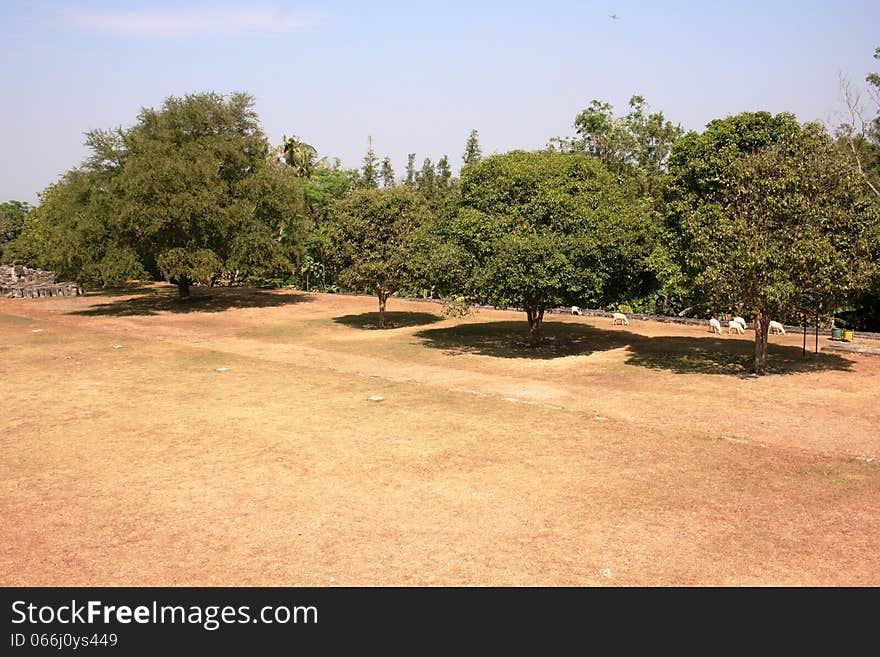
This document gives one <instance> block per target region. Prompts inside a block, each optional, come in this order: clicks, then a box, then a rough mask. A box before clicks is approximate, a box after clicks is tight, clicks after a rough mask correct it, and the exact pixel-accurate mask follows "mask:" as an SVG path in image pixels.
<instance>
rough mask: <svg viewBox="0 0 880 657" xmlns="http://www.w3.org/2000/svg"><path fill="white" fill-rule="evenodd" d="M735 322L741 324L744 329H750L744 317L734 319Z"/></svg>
mask: <svg viewBox="0 0 880 657" xmlns="http://www.w3.org/2000/svg"><path fill="white" fill-rule="evenodd" d="M733 321H734V322H738V323H739V324H741V325H742V327H743V328H744V329H747V328H749V325H748V324H746V320H744V319H743V318H742V317H734V318H733Z"/></svg>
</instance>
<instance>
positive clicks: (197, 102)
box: [16, 93, 303, 297]
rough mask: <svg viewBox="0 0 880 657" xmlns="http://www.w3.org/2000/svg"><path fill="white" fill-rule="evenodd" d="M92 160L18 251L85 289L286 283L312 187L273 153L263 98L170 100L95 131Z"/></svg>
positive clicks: (43, 211)
mask: <svg viewBox="0 0 880 657" xmlns="http://www.w3.org/2000/svg"><path fill="white" fill-rule="evenodd" d="M87 138H88V140H87V145H88V146H89V148H90V150H91V155H90V157H89V158H88V159H87V160H86V162H84V163H83V165H82V166H81V167H80V168H78V169H75V170H73V171H71V172H69V173H68V174H67V175H65V176H64V177H63V178H62V180H61V181H59V182H58V183H57V184H55V185H53V186H51V187H50V188H49V189H47V190H46V192H44V194H43V197H42V202H41V204H40V207H39V208H38V210H37V211H36V214H35V217H34V221H33V222H29V225H30V228H29V229H28V230H26V231H25V232H24V233H23V234H22V236H21V237H20V238H19V240H17V241H16V248H17V249H19V250H20V251H21V252H23V253H25V254H26V255H28V256H30V258H31V259H32V260H33V261H34V262H35V263H36V264H40V265H48V266H49V267H51V268H53V269H55V270H56V271H58V272H59V273H60V274H62V275H64V276H66V277H70V278H73V279H75V280H78V281H80V282H83V283H89V284H99V285H112V284H115V283H119V282H121V281H124V280H125V279H126V278H129V277H133V276H137V275H141V274H143V273H144V271H146V272H149V273H152V274H161V275H162V276H164V277H165V278H167V279H168V280H171V281H172V282H174V283H176V284H177V286H178V290H179V293H180V295H181V296H182V297H185V296H187V295H188V294H189V289H190V285H191V284H192V283H193V282H195V281H202V282H208V281H209V280H212V279H213V278H214V277H216V276H219V275H221V274H227V275H228V276H229V278H230V279H231V280H238V281H241V280H254V281H257V282H260V281H266V282H271V281H277V280H279V279H280V278H281V277H283V276H285V275H289V274H290V273H291V270H292V266H293V263H292V260H293V259H295V258H296V257H297V255H298V253H299V249H300V243H301V240H300V238H299V235H300V233H301V225H302V219H303V215H302V190H301V183H300V182H299V179H298V177H297V175H296V174H295V173H294V172H293V170H292V169H291V168H290V167H286V166H283V165H280V164H279V163H278V162H277V161H273V159H272V158H270V157H268V152H269V147H268V144H267V142H266V139H265V137H264V136H263V133H262V131H261V130H260V127H259V123H258V121H257V116H256V113H255V112H254V110H253V98H252V97H251V96H249V95H247V94H232V95H231V96H229V97H223V96H221V95H219V94H215V93H204V94H193V95H188V96H185V97H183V98H177V97H173V96H172V97H169V98H168V99H166V100H165V102H164V103H163V105H162V106H161V108H159V109H150V108H145V109H143V110H142V111H141V113H140V115H139V116H138V121H137V123H136V124H135V125H134V126H132V127H131V128H128V129H125V130H122V129H118V130H113V131H93V132H91V133H88V136H87Z"/></svg>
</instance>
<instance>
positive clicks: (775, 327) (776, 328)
mask: <svg viewBox="0 0 880 657" xmlns="http://www.w3.org/2000/svg"><path fill="white" fill-rule="evenodd" d="M770 333H782V335H785V327H784V326H783V325H782V324H780V323H779V322H776V321H772V322H770Z"/></svg>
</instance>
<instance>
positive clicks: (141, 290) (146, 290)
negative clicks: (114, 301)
mask: <svg viewBox="0 0 880 657" xmlns="http://www.w3.org/2000/svg"><path fill="white" fill-rule="evenodd" d="M164 289H165V288H159V287H157V286H156V284H155V283H144V282H141V281H132V282H130V283H126V284H124V285H117V286H114V287H103V288H98V289H95V290H89V291H88V292H86V293H85V296H87V297H121V296H127V295H131V294H151V293H153V292H156V291H163V290H164ZM169 289H170V288H169ZM176 289H177V288H175V290H176Z"/></svg>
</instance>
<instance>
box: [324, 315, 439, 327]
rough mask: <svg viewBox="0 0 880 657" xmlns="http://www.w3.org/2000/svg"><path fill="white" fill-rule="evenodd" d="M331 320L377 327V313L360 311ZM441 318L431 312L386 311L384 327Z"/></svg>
mask: <svg viewBox="0 0 880 657" xmlns="http://www.w3.org/2000/svg"><path fill="white" fill-rule="evenodd" d="M333 321H334V322H336V323H337V324H343V325H344V326H348V327H349V328H356V329H364V330H375V329H378V328H379V313H378V312H375V313H361V314H360V315H343V316H342V317H334V318H333ZM442 321H443V318H442V317H440V316H439V315H433V314H431V313H407V312H386V313H385V328H386V329H396V328H404V327H407V326H424V325H425V324H434V323H436V322H442Z"/></svg>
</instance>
